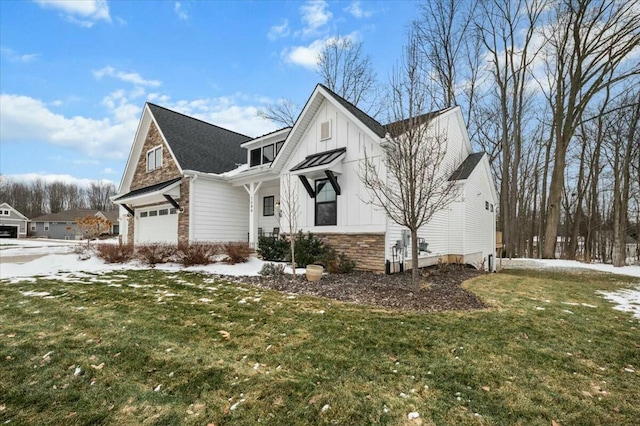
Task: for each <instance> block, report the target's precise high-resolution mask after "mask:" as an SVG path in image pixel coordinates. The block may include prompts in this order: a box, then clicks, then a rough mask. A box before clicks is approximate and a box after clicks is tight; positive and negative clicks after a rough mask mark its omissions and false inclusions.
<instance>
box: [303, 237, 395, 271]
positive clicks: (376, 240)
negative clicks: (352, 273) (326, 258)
mask: <svg viewBox="0 0 640 426" xmlns="http://www.w3.org/2000/svg"><path fill="white" fill-rule="evenodd" d="M313 235H315V236H317V237H318V238H320V239H322V241H324V242H325V243H326V244H328V245H330V246H331V247H332V248H334V249H335V250H336V251H337V252H338V253H344V254H346V255H347V256H348V257H349V258H350V259H352V260H353V261H355V262H356V269H358V270H361V271H373V272H379V273H384V266H385V257H384V240H385V234H384V233H376V234H373V233H372V234H315V233H314V234H313Z"/></svg>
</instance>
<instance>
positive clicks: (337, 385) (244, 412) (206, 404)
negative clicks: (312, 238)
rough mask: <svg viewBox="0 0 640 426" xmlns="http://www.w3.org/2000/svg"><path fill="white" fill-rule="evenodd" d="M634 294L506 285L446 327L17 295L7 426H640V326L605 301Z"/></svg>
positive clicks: (433, 317)
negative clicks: (481, 306) (610, 296)
mask: <svg viewBox="0 0 640 426" xmlns="http://www.w3.org/2000/svg"><path fill="white" fill-rule="evenodd" d="M634 281H636V282H637V279H633V278H625V277H620V276H614V275H604V274H593V273H586V274H566V273H563V274H560V273H549V272H534V271H507V272H504V273H500V274H493V275H486V276H482V277H478V278H476V279H474V280H472V281H470V282H468V283H467V284H466V285H467V287H468V288H469V289H470V290H472V291H473V292H475V293H476V294H478V295H479V296H480V297H482V298H483V300H485V302H487V304H489V305H490V306H491V308H489V309H486V310H483V311H475V312H446V313H401V312H390V311H384V310H380V309H375V308H370V307H362V306H354V305H346V304H341V303H338V302H333V301H329V300H324V299H317V298H307V297H296V296H291V295H287V294H282V293H277V292H272V291H263V290H260V289H257V288H252V287H247V286H240V285H237V284H233V283H228V282H224V281H216V280H215V279H213V278H211V277H209V276H207V275H201V274H196V273H183V272H181V273H166V272H159V271H154V270H148V271H130V272H126V273H123V272H117V273H111V274H105V275H99V276H97V275H90V274H79V275H78V277H77V279H75V280H74V281H64V282H63V281H52V280H47V279H34V280H27V281H22V282H19V283H13V284H9V283H7V282H3V283H0V423H5V422H7V421H10V422H11V424H38V425H47V424H56V425H57V424H118V425H122V424H125V425H126V424H142V423H144V424H194V425H207V424H209V423H213V424H215V425H223V424H242V425H246V424H256V423H258V422H260V423H263V424H274V425H285V424H286V425H295V424H313V425H315V424H349V425H350V424H372V423H380V424H391V425H403V424H423V425H431V424H434V425H435V424H437V425H441V424H455V425H465V424H468V425H507V424H508V425H513V424H521V425H551V424H552V422H553V421H554V422H556V423H557V424H560V425H604V424H610V425H631V424H637V422H638V419H640V403H639V401H640V373H639V372H640V329H639V327H640V322H639V321H638V320H634V319H632V318H631V316H630V315H628V314H626V313H622V312H619V311H615V310H613V309H611V305H610V304H609V303H608V302H607V301H605V300H604V299H603V298H602V297H601V296H598V295H597V294H596V291H597V290H606V291H611V290H616V289H619V288H622V287H627V286H629V285H630V283H632V282H634ZM310 285H312V284H310ZM625 368H627V370H629V371H626V370H625ZM412 412H417V413H419V415H420V417H419V418H418V419H414V420H409V418H408V415H409V413H412Z"/></svg>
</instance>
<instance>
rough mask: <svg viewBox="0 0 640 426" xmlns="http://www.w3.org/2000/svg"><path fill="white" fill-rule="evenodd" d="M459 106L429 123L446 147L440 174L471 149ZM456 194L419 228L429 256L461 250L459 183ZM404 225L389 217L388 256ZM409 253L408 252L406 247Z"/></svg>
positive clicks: (450, 171) (462, 226) (462, 228)
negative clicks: (426, 244) (455, 196)
mask: <svg viewBox="0 0 640 426" xmlns="http://www.w3.org/2000/svg"><path fill="white" fill-rule="evenodd" d="M460 114H461V113H460V109H459V108H456V109H453V110H451V111H449V112H445V113H443V114H442V115H440V116H438V117H437V119H435V120H434V121H433V122H432V123H431V126H432V129H431V131H430V134H431V135H436V134H438V135H442V136H443V137H444V138H445V139H446V144H447V151H446V154H445V158H444V161H443V165H442V167H441V169H440V173H441V175H444V176H450V175H451V174H453V172H454V171H455V170H456V169H457V168H458V166H459V165H460V164H461V163H462V161H464V159H465V158H467V156H468V155H469V154H470V153H471V150H470V146H469V142H468V140H467V139H466V136H465V129H464V128H461V127H460V126H461V123H462V122H461V116H460ZM458 191H459V192H458V197H457V198H456V201H453V202H452V203H451V204H449V206H448V207H447V208H445V209H444V210H441V211H439V212H437V213H436V214H434V216H433V217H432V218H431V220H430V221H429V223H427V224H426V225H424V226H422V227H421V228H420V229H419V230H418V238H424V239H425V241H426V242H427V243H428V244H429V246H428V250H429V251H431V253H429V256H438V255H448V254H464V251H465V249H466V248H465V247H464V239H465V229H466V227H465V223H464V211H465V201H464V198H463V191H464V189H463V185H459V189H458ZM403 229H407V228H404V227H402V226H400V225H398V224H397V223H395V222H393V221H392V220H391V219H389V225H388V232H387V258H389V255H390V247H391V246H393V245H395V244H396V241H397V240H399V239H400V238H401V234H402V230H403ZM408 253H409V255H410V252H409V251H408Z"/></svg>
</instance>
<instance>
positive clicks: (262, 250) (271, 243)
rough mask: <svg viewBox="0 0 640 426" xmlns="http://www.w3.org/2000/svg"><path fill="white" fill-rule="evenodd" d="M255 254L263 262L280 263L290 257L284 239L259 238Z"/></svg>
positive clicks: (287, 244) (286, 242) (287, 245)
mask: <svg viewBox="0 0 640 426" xmlns="http://www.w3.org/2000/svg"><path fill="white" fill-rule="evenodd" d="M256 252H257V253H258V255H259V256H260V257H262V259H264V260H273V261H278V262H282V261H285V260H287V259H288V258H290V257H291V255H290V253H289V241H287V240H286V239H285V238H271V237H259V238H258V250H256Z"/></svg>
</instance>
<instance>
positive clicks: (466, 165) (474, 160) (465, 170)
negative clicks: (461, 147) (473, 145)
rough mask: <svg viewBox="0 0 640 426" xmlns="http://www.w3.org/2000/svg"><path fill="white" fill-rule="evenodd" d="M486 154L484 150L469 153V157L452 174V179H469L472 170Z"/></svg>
mask: <svg viewBox="0 0 640 426" xmlns="http://www.w3.org/2000/svg"><path fill="white" fill-rule="evenodd" d="M483 156H484V152H475V153H473V154H469V156H468V157H467V158H465V160H464V161H463V162H462V164H460V166H458V168H457V169H456V170H455V171H454V172H453V173H452V174H451V177H450V178H449V180H450V181H453V180H463V179H467V178H468V177H469V176H470V175H471V172H473V170H474V169H475V168H476V166H477V165H478V163H480V160H481V159H482V157H483Z"/></svg>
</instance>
